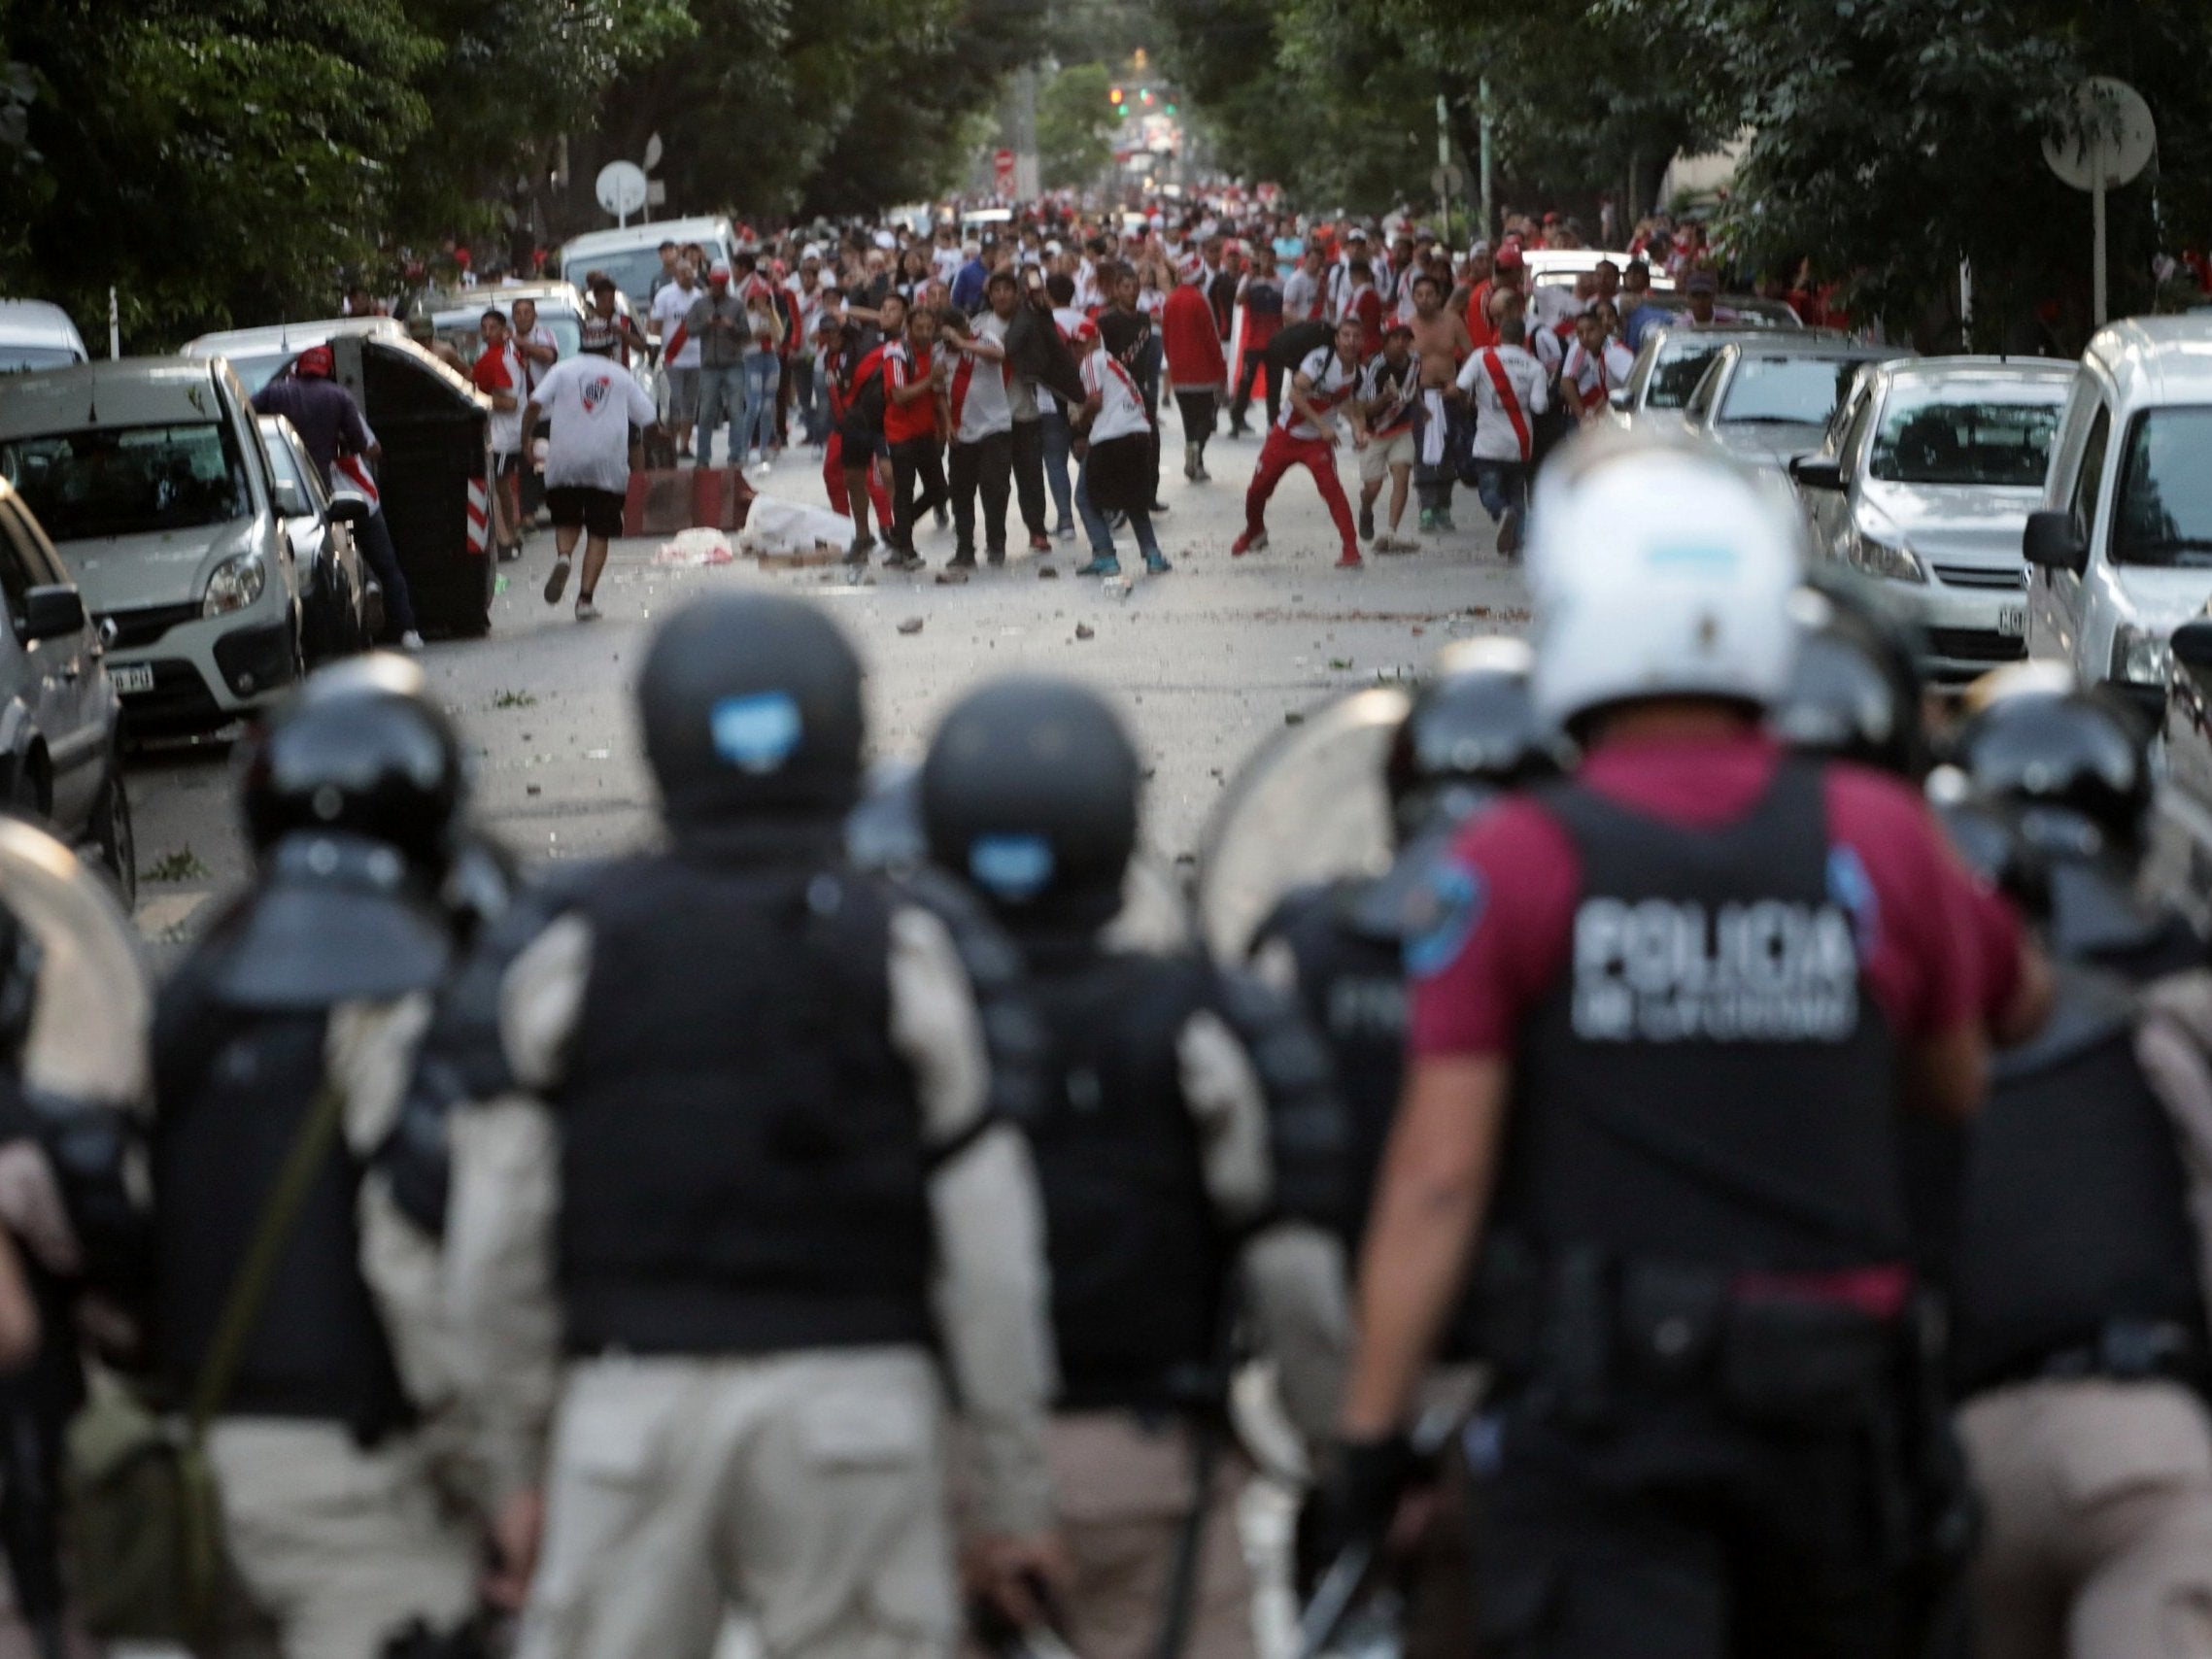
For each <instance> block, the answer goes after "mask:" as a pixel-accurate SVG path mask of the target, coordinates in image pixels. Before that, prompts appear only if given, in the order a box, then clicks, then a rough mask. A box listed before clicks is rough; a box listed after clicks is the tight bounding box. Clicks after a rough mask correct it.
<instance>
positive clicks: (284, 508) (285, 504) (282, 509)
mask: <svg viewBox="0 0 2212 1659" xmlns="http://www.w3.org/2000/svg"><path fill="white" fill-rule="evenodd" d="M272 499H274V500H275V502H276V504H277V516H278V517H279V518H284V519H304V518H306V517H307V515H308V514H309V513H311V512H313V511H314V509H313V508H311V507H310V506H308V504H307V491H304V490H302V489H300V487H299V486H298V484H297V483H295V482H294V481H293V480H291V479H289V478H280V479H278V480H277V488H276V491H275V494H274V495H273V497H272Z"/></svg>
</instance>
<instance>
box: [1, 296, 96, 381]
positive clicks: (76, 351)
mask: <svg viewBox="0 0 2212 1659" xmlns="http://www.w3.org/2000/svg"><path fill="white" fill-rule="evenodd" d="M88 355H90V354H89V353H87V352H86V351H85V337H84V336H83V335H82V334H80V333H78V332H77V324H76V323H74V322H70V321H69V313H68V312H66V311H64V310H62V309H61V307H60V306H58V305H54V304H51V303H50V302H49V301H46V300H43V299H0V374H21V373H22V372H23V371H24V370H25V369H57V368H60V367H62V366H64V365H65V364H68V363H81V362H84V361H85V358H86V357H87V356H88Z"/></svg>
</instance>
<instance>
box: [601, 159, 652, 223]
mask: <svg viewBox="0 0 2212 1659" xmlns="http://www.w3.org/2000/svg"><path fill="white" fill-rule="evenodd" d="M594 188H595V189H596V193H597V195H598V198H599V206H601V207H603V208H605V209H606V210H607V212H609V213H611V214H613V215H614V216H615V217H616V218H617V219H627V218H629V217H630V215H631V214H633V213H635V212H636V211H637V210H638V209H639V208H641V207H643V206H644V205H645V169H644V168H642V167H640V166H639V165H638V164H637V163H636V162H634V161H610V162H608V163H607V164H606V165H605V166H604V167H601V168H600V169H599V177H598V181H597V183H596V186H594Z"/></svg>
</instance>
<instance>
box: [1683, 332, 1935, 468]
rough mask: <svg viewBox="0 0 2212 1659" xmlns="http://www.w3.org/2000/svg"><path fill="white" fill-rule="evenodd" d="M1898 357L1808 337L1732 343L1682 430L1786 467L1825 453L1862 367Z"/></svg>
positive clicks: (1716, 360) (1686, 413)
mask: <svg viewBox="0 0 2212 1659" xmlns="http://www.w3.org/2000/svg"><path fill="white" fill-rule="evenodd" d="M1898 355H1902V354H1900V353H1899V352H1898V351H1897V350H1896V349H1895V348H1893V347H1889V346H1861V345H1858V344H1855V342H1853V341H1850V340H1840V339H1836V338H1834V337H1833V336H1828V335H1814V334H1811V333H1808V332H1803V331H1800V332H1798V333H1796V334H1791V335H1782V334H1773V335H1769V336H1767V337H1766V338H1765V339H1762V340H1756V341H1747V340H1736V341H1732V342H1730V343H1729V344H1727V345H1725V346H1722V347H1721V348H1720V350H1719V351H1718V352H1716V353H1715V354H1714V355H1713V361H1712V362H1711V363H1710V364H1709V365H1708V366H1707V368H1706V371H1705V378H1704V379H1702V380H1700V381H1699V382H1698V383H1697V389H1696V390H1695V391H1693V392H1691V393H1690V394H1689V401H1688V402H1687V403H1685V404H1684V405H1683V412H1682V418H1683V424H1684V425H1685V426H1687V427H1688V428H1689V429H1690V431H1691V432H1693V433H1695V434H1696V435H1697V436H1699V437H1701V438H1706V439H1708V440H1710V441H1711V442H1713V443H1716V444H1718V445H1719V446H1720V448H1722V449H1724V450H1726V451H1727V452H1728V453H1729V454H1730V455H1732V456H1734V457H1737V458H1738V459H1739V460H1746V461H1750V462H1752V463H1753V464H1754V465H1758V466H1771V467H1783V466H1787V464H1788V463H1789V461H1790V460H1791V459H1792V458H1794V457H1797V456H1801V455H1805V454H1807V453H1809V452H1810V451H1813V450H1817V449H1819V448H1820V447H1821V438H1822V437H1823V436H1825V435H1826V432H1827V429H1828V421H1829V419H1830V418H1831V417H1832V416H1833V415H1834V414H1835V412H1836V405H1837V404H1838V403H1840V402H1842V401H1843V397H1844V393H1845V392H1846V391H1848V390H1849V389H1851V384H1852V382H1853V380H1854V379H1855V377H1856V376H1857V374H1858V370H1859V366H1860V365H1861V364H1862V363H1871V362H1880V361H1882V360H1884V359H1885V358H1889V357H1894V356H1898Z"/></svg>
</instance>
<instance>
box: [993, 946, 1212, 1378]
mask: <svg viewBox="0 0 2212 1659" xmlns="http://www.w3.org/2000/svg"><path fill="white" fill-rule="evenodd" d="M1031 966H1032V971H1033V974H1034V977H1035V983H1036V986H1037V998H1038V1007H1039V1010H1040V1012H1041V1013H1042V1015H1043V1019H1044V1024H1045V1027H1046V1031H1047V1041H1048V1045H1049V1047H1048V1052H1049V1054H1050V1057H1051V1058H1050V1066H1049V1071H1048V1076H1049V1078H1050V1079H1051V1081H1050V1083H1049V1084H1048V1086H1047V1088H1046V1090H1045V1105H1044V1109H1043V1111H1042V1113H1041V1115H1040V1117H1039V1118H1038V1121H1037V1122H1036V1123H1035V1124H1034V1125H1033V1126H1032V1127H1031V1132H1030V1142H1031V1146H1032V1149H1033V1152H1034V1155H1035V1158H1036V1162H1037V1174H1038V1186H1039V1188H1040V1189H1041V1190H1042V1193H1043V1196H1044V1214H1045V1231H1046V1238H1047V1242H1048V1245H1049V1251H1050V1258H1051V1266H1052V1323H1053V1332H1054V1336H1055V1337H1056V1339H1057V1343H1058V1347H1059V1352H1060V1370H1061V1380H1062V1385H1063V1387H1062V1395H1061V1401H1060V1404H1061V1405H1062V1406H1063V1407H1066V1408H1070V1409H1081V1410H1090V1409H1103V1408H1108V1407H1120V1406H1131V1405H1174V1404H1189V1403H1192V1402H1194V1401H1196V1400H1198V1399H1200V1398H1202V1397H1205V1396H1207V1395H1208V1394H1209V1393H1212V1392H1214V1391H1217V1389H1218V1387H1219V1385H1220V1381H1221V1379H1220V1378H1219V1377H1218V1376H1217V1375H1216V1374H1215V1372H1216V1368H1217V1367H1218V1366H1219V1364H1220V1362H1221V1360H1222V1357H1223V1352H1222V1350H1223V1343H1222V1337H1223V1330H1222V1321H1223V1317H1224V1311H1225V1310H1224V1306H1223V1298H1224V1295H1225V1292H1226V1287H1227V1283H1228V1273H1229V1267H1230V1262H1231V1251H1232V1248H1233V1243H1234V1241H1233V1240H1232V1239H1231V1238H1230V1237H1229V1236H1228V1235H1227V1233H1226V1231H1225V1230H1224V1228H1223V1227H1222V1226H1221V1225H1220V1223H1219V1222H1218V1220H1217V1218H1216V1216H1215V1214H1214V1209H1213V1202H1212V1199H1211V1196H1210V1195H1209V1193H1208V1189H1207V1185H1206V1174H1205V1169H1204V1167H1203V1163H1202V1150H1201V1147H1200V1142H1199V1134H1198V1128H1197V1125H1196V1124H1195V1123H1193V1122H1192V1119H1191V1114H1190V1107H1189V1104H1188V1102H1187V1101H1186V1100H1184V1098H1183V1090H1182V1076H1181V1063H1180V1058H1179V1054H1178V1043H1179V1041H1180V1038H1181V1035H1182V1031H1183V1027H1184V1026H1185V1024H1187V1023H1188V1022H1189V1020H1190V1019H1191V1017H1192V1016H1193V1015H1194V1014H1196V1013H1197V1012H1198V1011H1199V1010H1200V1009H1202V1008H1204V1007H1207V1006H1208V1001H1209V990H1210V983H1211V974H1210V971H1209V969H1208V967H1207V966H1206V965H1204V964H1203V963H1200V962H1197V961H1195V960H1190V959H1183V958H1172V957H1157V956H1146V955H1138V954H1120V953H1109V952H1084V953H1082V954H1081V955H1080V956H1078V957H1076V958H1075V959H1074V960H1072V961H1069V962H1065V963H1062V962H1056V961H1053V960H1050V959H1044V960H1039V958H1038V955H1037V954H1035V953H1033V954H1032V956H1031Z"/></svg>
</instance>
